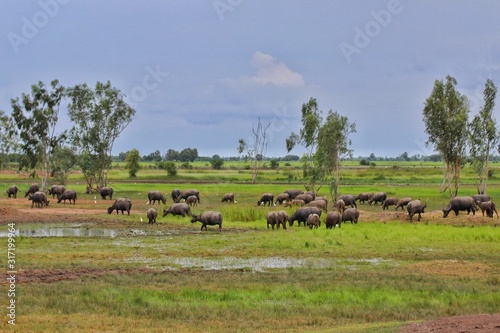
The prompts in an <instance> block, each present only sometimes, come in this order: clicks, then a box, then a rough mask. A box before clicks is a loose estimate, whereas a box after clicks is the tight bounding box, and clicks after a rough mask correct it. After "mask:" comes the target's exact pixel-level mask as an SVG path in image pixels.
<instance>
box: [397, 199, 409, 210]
mask: <svg viewBox="0 0 500 333" xmlns="http://www.w3.org/2000/svg"><path fill="white" fill-rule="evenodd" d="M410 201H411V198H402V199H399V200H398V203H397V204H396V207H394V209H395V210H398V208H399V207H401V209H402V210H404V209H405V206H406V205H408V203H409V202H410Z"/></svg>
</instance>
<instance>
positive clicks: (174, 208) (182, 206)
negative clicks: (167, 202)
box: [163, 202, 191, 217]
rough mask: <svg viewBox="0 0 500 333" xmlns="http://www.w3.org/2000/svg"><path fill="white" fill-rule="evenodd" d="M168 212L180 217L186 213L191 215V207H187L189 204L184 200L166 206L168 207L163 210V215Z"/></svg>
mask: <svg viewBox="0 0 500 333" xmlns="http://www.w3.org/2000/svg"><path fill="white" fill-rule="evenodd" d="M168 214H172V215H181V216H182V217H184V216H186V215H187V216H191V208H189V205H188V204H187V203H185V202H180V203H174V204H172V205H171V206H170V207H168V209H164V210H163V217H165V216H167V215H168Z"/></svg>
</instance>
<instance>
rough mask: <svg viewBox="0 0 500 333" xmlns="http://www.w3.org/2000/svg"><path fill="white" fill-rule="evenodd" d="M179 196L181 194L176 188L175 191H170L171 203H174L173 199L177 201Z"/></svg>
mask: <svg viewBox="0 0 500 333" xmlns="http://www.w3.org/2000/svg"><path fill="white" fill-rule="evenodd" d="M180 194H181V190H179V189H178V188H176V189H175V190H172V194H171V197H172V201H173V202H175V199H177V197H178V196H179V195H180Z"/></svg>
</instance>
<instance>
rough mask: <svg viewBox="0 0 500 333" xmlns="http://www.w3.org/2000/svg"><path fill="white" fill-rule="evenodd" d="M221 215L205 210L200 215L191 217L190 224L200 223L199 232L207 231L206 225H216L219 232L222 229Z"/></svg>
mask: <svg viewBox="0 0 500 333" xmlns="http://www.w3.org/2000/svg"><path fill="white" fill-rule="evenodd" d="M222 219H223V218H222V214H221V213H219V212H217V211H212V210H207V211H204V212H203V213H201V214H200V215H196V214H195V215H193V216H192V218H191V223H195V222H201V230H203V228H205V230H207V225H218V226H219V230H221V229H222Z"/></svg>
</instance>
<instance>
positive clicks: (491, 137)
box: [469, 80, 499, 193]
mask: <svg viewBox="0 0 500 333" xmlns="http://www.w3.org/2000/svg"><path fill="white" fill-rule="evenodd" d="M496 94H497V88H496V86H495V84H494V83H493V81H492V80H487V81H486V84H485V87H484V106H483V107H482V108H481V110H480V111H479V114H477V115H475V116H474V118H473V119H472V121H471V122H470V124H469V146H470V150H469V154H470V158H471V163H472V167H473V169H474V170H475V171H476V174H477V177H478V184H477V186H478V189H479V188H481V189H482V190H484V193H486V191H487V187H488V175H489V172H488V171H489V161H490V155H491V151H492V150H493V149H495V146H496V144H497V143H498V141H499V134H498V129H497V124H496V120H495V119H494V118H493V109H494V108H495V98H496Z"/></svg>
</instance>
